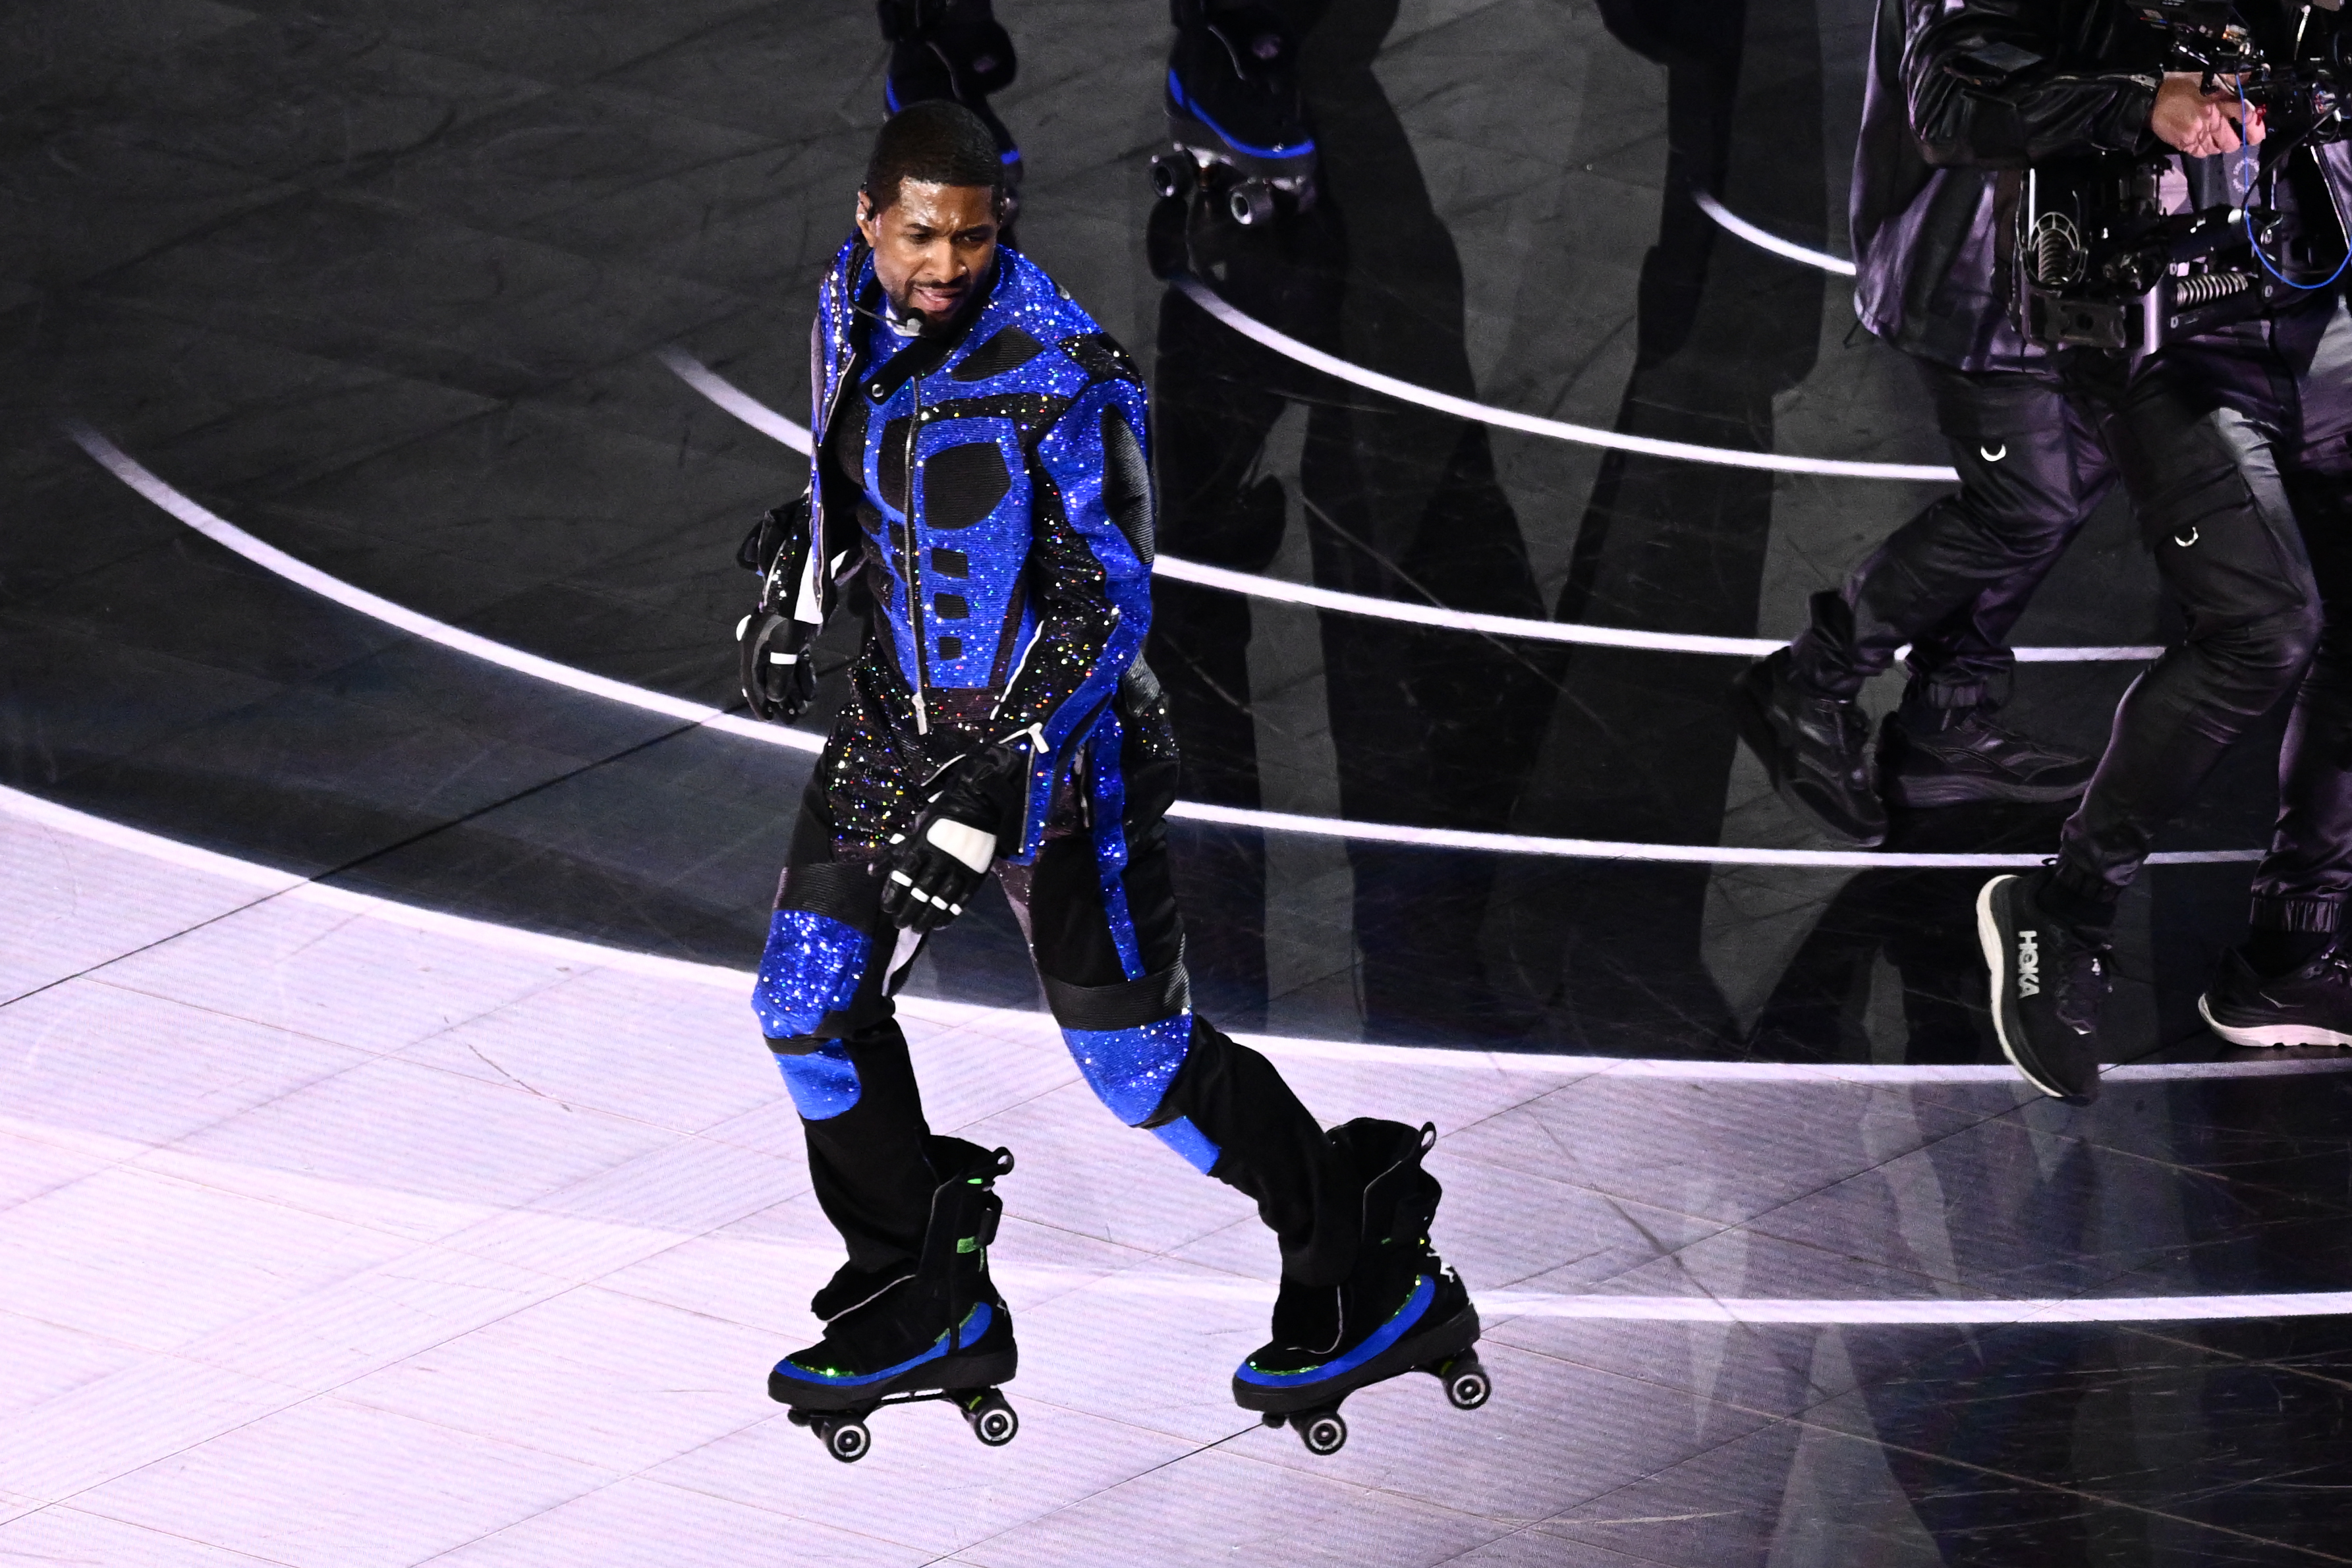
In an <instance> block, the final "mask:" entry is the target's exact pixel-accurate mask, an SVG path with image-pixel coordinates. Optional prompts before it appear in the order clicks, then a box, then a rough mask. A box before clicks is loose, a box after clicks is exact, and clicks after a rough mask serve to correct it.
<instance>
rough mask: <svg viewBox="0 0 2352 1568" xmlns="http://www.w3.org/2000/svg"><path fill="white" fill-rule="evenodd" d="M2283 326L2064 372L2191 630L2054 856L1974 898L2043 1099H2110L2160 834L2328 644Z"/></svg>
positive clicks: (2147, 693)
mask: <svg viewBox="0 0 2352 1568" xmlns="http://www.w3.org/2000/svg"><path fill="white" fill-rule="evenodd" d="M2271 331H2272V325H2271V323H2268V322H2252V323H2248V324H2247V325H2246V326H2245V327H2242V328H2239V329H2234V330H2232V331H2230V332H2228V333H2226V334H2224V333H2216V334H2212V335H2210V336H2207V337H2202V338H2198V339H2194V340H2191V341H2190V342H2187V343H2183V344H2180V345H2178V346H2176V347H2174V348H2170V349H2168V350H2165V351H2163V352H2162V353H2158V355H2156V356H2154V357H2153V358H2152V359H2150V360H2148V361H2147V362H2146V363H2145V364H2144V365H2143V366H2142V368H2141V369H2140V371H2139V373H2138V374H2130V373H2129V371H2128V370H2127V368H2126V366H2125V365H2124V363H2122V362H2121V360H2120V359H2119V358H2116V357H2114V356H2083V357H2082V358H2080V359H2078V360H2077V361H2075V362H2074V365H2073V367H2072V369H2071V370H2070V373H2069V374H2070V379H2071V382H2072V384H2074V385H2075V386H2076V387H2077V388H2078V389H2079V391H2080V392H2081V395H2083V396H2084V397H2085V398H2086V399H2087V400H2088V406H2090V407H2092V408H2093V409H2094V410H2095V417H2096V418H2097V420H2098V423H2099V429H2100V432H2101V437H2102V439H2103V441H2104V442H2105V445H2106V447H2107V450H2108V452H2109V454H2110V456H2111V457H2112V458H2113V459H2114V462H2115V466H2116V472H2117V474H2118V475H2119V477H2120V478H2121V479H2122V480H2123V483H2124V485H2125V487H2126V489H2127V490H2128V491H2129V492H2130V495H2131V498H2132V501H2133V505H2134V507H2135V509H2136V510H2137V511H2138V513H2139V518H2140V526H2141V529H2142V531H2143V533H2144V534H2145V536H2146V538H2147V542H2148V546H2149V548H2150V549H2151V550H2152V551H2153V552H2155V555H2156V561H2157V567H2158V572H2159V573H2160V574H2161V575H2162V576H2163V578H2164V582H2165V585H2166V587H2167V588H2168V590H2169V591H2170V592H2171V594H2172V596H2173V598H2174V600H2175V601H2176V602H2177V603H2178V604H2179V606H2180V609H2181V612H2182V615H2183V616H2184V617H2185V619H2186V620H2187V623H2188V628H2189V629H2188V633H2187V635H2186V636H2185V637H2183V638H2182V640H2181V641H2180V642H2179V643H2177V644H2175V645H2174V646H2173V647H2170V648H2168V649H2167V650H2166V651H2165V653H2164V655H2163V657H2162V658H2158V660H2157V661H2156V662H2155V663H2154V664H2152V665H2150V666H2149V667H2148V668H2147V670H2146V672H2144V673H2143V674H2142V675H2141V676H2140V677H2139V679H2137V680H2135V681H2134V682H2133V683H2132V686H2131V689H2129V690H2128V691H2126V693H2125V694H2124V699H2123V700H2122V702H2121V703H2119V704H2118V705H2117V707H2116V717H2115V723H2114V726H2113V728H2112V730H2111V731H2110V732H2109V736H2108V742H2107V749H2106V752H2105V754H2104V755H2103V756H2102V757H2101V759H2100V762H2099V769H2098V772H2097V773H2096V774H2095V776H2094V777H2093V779H2092V781H2091V786H2090V788H2089V790H2088V791H2086V792H2085V793H2084V797H2083V804H2082V805H2080V806H2079V807H2077V808H2076V810H2075V812H2074V816H2071V817H2069V818H2068V819H2067V822H2066V826H2065V827H2064V829H2063V832H2062V834H2061V836H2060V846H2059V853H2058V858H2057V859H2056V860H2055V861H2054V862H2053V864H2052V865H2051V866H2050V867H2049V868H2045V869H2044V870H2042V871H2039V872H2035V873H2032V875H2030V876H2024V877H2000V878H1995V879H1993V880H1992V881H1991V882H1990V883H1988V884H1987V885H1986V887H1985V889H1984V891H1983V893H1982V894H1980V895H1979V904H1978V912H1979V938H1980V940H1981V942H1982V943H1983V946H1984V949H1985V957H1986V963H1987V965H1988V967H1989V968H1990V971H1991V973H1992V988H1993V1004H1994V1006H1993V1014H1994V1025H1995V1028H1996V1031H1997V1032H1998V1033H1999V1034H2000V1039H2001V1044H2002V1047H2003V1048H2004V1049H2005V1050H2007V1051H2008V1052H2009V1055H2010V1057H2011V1060H2012V1061H2013V1062H2014V1063H2015V1064H2016V1066H2017V1067H2018V1068H2019V1069H2020V1070H2021V1072H2023V1073H2024V1074H2025V1076H2026V1077H2027V1078H2028V1079H2031V1080H2032V1082H2033V1083H2034V1084H2035V1085H2036V1086H2037V1087H2039V1088H2041V1089H2043V1090H2044V1091H2045V1092H2048V1093H2051V1094H2053V1095H2056V1096H2058V1097H2059V1098H2061V1099H2064V1100H2071V1101H2074V1102H2075V1103H2086V1102H2087V1101H2089V1100H2091V1099H2093V1098H2095V1096H2096V1094H2097V1092H2098V1027H2099V1011H2100V1006H2101V1004H2102V1002H2103V1001H2104V999H2105V993H2106V988H2107V970H2106V965H2107V942H2108V931H2109V930H2110V929H2111V927H2112V925H2113V923H2114V919H2115V907H2116V900H2118V899H2120V898H2121V897H2122V895H2123V892H2124V889H2126V888H2127V887H2129V886H2130V885H2131V882H2132V880H2133V879H2134V878H2135V877H2136V876H2137V874H2138V871H2139V868H2140V866H2141V864H2142V863H2143V862H2144V861H2145V860H2146V859H2147V855H2148V851H2149V848H2150V847H2151V844H2152V841H2153V839H2154V837H2155V836H2156V834H2157V832H2158V829H2160V828H2161V827H2163V826H2165V825H2166V824H2167V823H2168V822H2170V821H2171V820H2172V819H2173V818H2174V817H2175V816H2178V815H2179V812H2180V811H2181V810H2182V809H2183V808H2184V807H2186V806H2187V805H2189V802H2190V801H2191V800H2193V799H2195V798H2196V795H2197V794H2198V792H2199V791H2200V789H2201V788H2202V786H2203V784H2204V783H2205V780H2206V778H2207V777H2208V776H2209V775H2210V773H2212V771H2213V768H2214V767H2215V765H2216V764H2218V763H2220V762H2221V758H2222V756H2223V755H2224V754H2225V753H2226V752H2228V750H2229V748H2230V747H2231V745H2232V744H2233V743H2234V742H2236V741H2237V740H2238V738H2239V737H2240V736H2242V734H2244V733H2245V731H2247V730H2248V729H2249V728H2251V727H2252V725H2253V724H2255V723H2256V722H2257V721H2260V720H2261V719H2262V718H2263V715H2264V714H2266V713H2267V712H2269V711H2270V710H2271V708H2272V707H2273V705H2274V704H2275V703H2276V702H2277V701H2278V700H2280V699H2281V698H2283V697H2284V696H2285V695H2286V693H2287V692H2288V691H2289V690H2291V689H2293V688H2294V684H2295V682H2296V681H2298V680H2299V679H2301V678H2302V676H2303V673H2304V669H2305V664H2306V663H2307V662H2308V660H2309V659H2310V657H2311V654H2312V650H2313V648H2314V647H2315V645H2316V644H2317V642H2318V639H2319V632H2320V626H2321V620H2320V605H2319V594H2318V589H2317V586H2316V585H2315V583H2314V581H2313V576H2312V568H2311V563H2310V559H2309V557H2308V556H2307V555H2306V554H2305V551H2304V547H2303V540H2302V534H2301V531H2300V530H2299V529H2298V528H2297V526H2296V524H2295V520H2294V509H2293V507H2292V505H2291V504H2290V501H2289V498H2288V494H2287V489H2286V486H2285V483H2284V479H2283V477H2282V474H2281V452H2282V450H2283V449H2284V450H2288V451H2292V450H2294V447H2295V446H2296V444H2297V439H2298V438H2297V432H2298V431H2299V429H2300V418H2299V416H2298V415H2297V413H2296V395H2295V389H2294V375H2293V372H2292V370H2291V368H2290V367H2289V366H2288V365H2287V364H2286V363H2285V361H2284V359H2283V357H2282V356H2281V355H2280V354H2279V353H2278V352H2277V351H2276V349H2275V348H2274V347H2273V343H2272V341H2271Z"/></svg>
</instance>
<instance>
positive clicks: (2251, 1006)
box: [2197, 948, 2352, 1046]
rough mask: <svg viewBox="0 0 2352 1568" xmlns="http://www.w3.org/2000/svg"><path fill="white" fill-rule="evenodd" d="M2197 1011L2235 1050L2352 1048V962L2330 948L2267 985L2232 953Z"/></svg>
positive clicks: (2199, 1001) (2241, 957)
mask: <svg viewBox="0 0 2352 1568" xmlns="http://www.w3.org/2000/svg"><path fill="white" fill-rule="evenodd" d="M2197 1010H2198V1011H2199V1012H2200V1013H2202V1014H2203V1015H2205V1022H2206V1024H2207V1025H2208V1026H2210V1028H2211V1029H2212V1031H2213V1032H2214V1033H2215V1034H2217V1035H2219V1036H2221V1037H2222V1038H2223V1039H2225V1040H2227V1041H2229V1042H2230V1043H2231V1045H2233V1046H2352V958H2347V957H2346V956H2345V954H2344V953H2342V952H2338V951H2337V950H2336V949H2334V948H2330V949H2328V951H2326V952H2323V953H2321V954H2320V955H2319V956H2318V957H2317V958H2315V959H2313V960H2312V961H2311V962H2310V963H2306V964H2305V965H2304V966H2303V967H2302V968H2301V969H2296V970H2292V971H2290V972H2288V973H2284V974H2281V975H2278V976H2275V977H2274V978H2272V979H2268V980H2265V979H2263V977H2262V976H2261V975H2259V974H2256V973H2254V972H2253V971H2252V969H2250V968H2248V967H2247V966H2246V960H2245V956H2244V955H2243V954H2242V953H2241V952H2238V951H2237V950H2236V949H2235V948H2232V949H2231V950H2230V951H2229V952H2225V953H2223V954H2222V955H2221V965H2220V966H2219V967H2218V968H2217V969H2216V970H2215V971H2214V973H2213V984H2210V985H2209V986H2207V987H2206V989H2205V994H2204V995H2202V996H2200V997H2199V998H2197Z"/></svg>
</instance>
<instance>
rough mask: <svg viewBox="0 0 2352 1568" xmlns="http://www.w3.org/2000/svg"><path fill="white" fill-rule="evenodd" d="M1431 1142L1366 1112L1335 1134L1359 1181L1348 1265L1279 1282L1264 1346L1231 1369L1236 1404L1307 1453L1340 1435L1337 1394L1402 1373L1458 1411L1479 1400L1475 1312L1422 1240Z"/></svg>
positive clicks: (1481, 1373) (1432, 1208)
mask: <svg viewBox="0 0 2352 1568" xmlns="http://www.w3.org/2000/svg"><path fill="white" fill-rule="evenodd" d="M1436 1141H1437V1129H1436V1128H1435V1127H1433V1126H1429V1125H1427V1124H1424V1125H1423V1126H1422V1127H1421V1128H1420V1129H1419V1130H1418V1131H1415V1130H1414V1129H1412V1128H1411V1127H1407V1126H1405V1125H1404V1124H1403V1123H1402V1122H1398V1121H1372V1120H1370V1118H1363V1119H1360V1120H1358V1121H1350V1122H1349V1123H1348V1124H1347V1125H1345V1126H1343V1127H1336V1128H1333V1129H1332V1131H1331V1142H1332V1143H1333V1144H1334V1146H1336V1147H1337V1148H1338V1149H1339V1152H1340V1155H1341V1157H1342V1158H1343V1159H1348V1160H1350V1161H1352V1162H1353V1163H1354V1164H1355V1168H1356V1169H1357V1170H1358V1171H1360V1172H1361V1173H1364V1175H1365V1176H1366V1178H1367V1179H1366V1181H1365V1184H1364V1233H1363V1241H1362V1244H1361V1247H1360V1250H1359V1251H1358V1253H1357V1256H1356V1267H1355V1268H1354V1270H1353V1271H1352V1272H1351V1273H1350V1274H1349V1276H1348V1279H1347V1282H1346V1283H1345V1284H1342V1285H1339V1286H1336V1287H1324V1288H1319V1289H1307V1288H1305V1287H1301V1286H1297V1285H1289V1284H1286V1285H1284V1286H1283V1288H1282V1293H1281V1295H1280V1296H1278V1297H1277V1298H1276V1300H1275V1304H1274V1339H1273V1341H1272V1342H1270V1343H1268V1344H1266V1345H1264V1346H1262V1347H1260V1348H1259V1349H1257V1350H1256V1351H1254V1352H1251V1354H1250V1357H1249V1359H1248V1360H1247V1361H1244V1362H1243V1363H1242V1364H1241V1365H1240V1366H1239V1367H1238V1368H1236V1369H1235V1370H1234V1403H1235V1404H1236V1405H1240V1406H1241V1407H1242V1408H1243V1409H1244V1410H1255V1411H1256V1412H1258V1413H1259V1415H1260V1418H1261V1419H1263V1420H1264V1421H1265V1424H1266V1425H1267V1426H1283V1425H1285V1424H1288V1425H1289V1426H1292V1427H1293V1428H1295V1429H1296V1430H1297V1433H1298V1436H1299V1439H1300V1440H1301V1441H1302V1442H1304V1443H1305V1444H1306V1445H1307V1451H1308V1452H1310V1453H1315V1454H1336V1453H1338V1452H1339V1449H1340V1447H1341V1446H1342V1445H1344V1444H1345V1443H1346V1442H1347V1441H1348V1423H1347V1419H1346V1418H1345V1417H1344V1416H1342V1415H1340V1414H1339V1403H1340V1401H1342V1400H1344V1399H1346V1398H1347V1397H1348V1395H1349V1394H1353V1393H1355V1392H1356V1390H1358V1389H1360V1388H1369V1387H1370V1386H1371V1385H1372V1384H1375V1383H1385V1382H1386V1381H1388V1380H1389V1379H1390V1378H1391V1377H1396V1376H1399V1375H1400V1374H1402V1373H1408V1372H1425V1373H1429V1374H1430V1375H1432V1376H1433V1377H1435V1378H1436V1379H1437V1380H1438V1381H1439V1382H1440V1383H1442V1384H1444V1385H1445V1397H1446V1398H1447V1399H1448V1400H1449V1401H1451V1402H1452V1404H1453V1405H1454V1408H1455V1409H1457V1410H1475V1409H1477V1408H1478V1406H1480V1405H1484V1404H1486V1395H1487V1394H1488V1393H1489V1392H1490V1391H1491V1390H1490V1385H1489V1384H1488V1383H1487V1380H1486V1368H1485V1367H1484V1366H1482V1365H1480V1364H1479V1362H1478V1353H1477V1350H1476V1345H1477V1343H1478V1309H1477V1308H1476V1307H1475V1306H1473V1305H1471V1302H1470V1293H1469V1292H1468V1291H1467V1290H1465V1289H1463V1286H1462V1279H1461V1277H1460V1276H1459V1275H1457V1274H1455V1273H1454V1270H1453V1269H1451V1268H1447V1267H1445V1265H1444V1263H1443V1262H1442V1261H1440V1259H1439V1258H1438V1256H1437V1254H1436V1252H1435V1251H1434V1250H1433V1248H1432V1247H1430V1245H1429V1222H1430V1220H1431V1218H1432V1217H1433V1215H1435V1214H1436V1213H1437V1200H1438V1198H1439V1197H1440V1196H1441V1195H1442V1193H1443V1189H1441V1188H1440V1187H1439V1186H1438V1184H1437V1178H1436V1177H1434V1176H1433V1175H1431V1174H1429V1173H1427V1172H1426V1171H1423V1169H1422V1168H1421V1161H1422V1156H1423V1155H1424V1154H1426V1153H1428V1152H1429V1147H1430V1145H1431V1144H1432V1143H1434V1142H1436Z"/></svg>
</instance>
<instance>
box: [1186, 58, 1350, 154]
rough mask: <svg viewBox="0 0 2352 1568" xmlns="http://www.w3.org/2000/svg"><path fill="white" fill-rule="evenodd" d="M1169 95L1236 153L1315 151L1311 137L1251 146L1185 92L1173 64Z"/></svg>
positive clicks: (1302, 152) (1303, 152)
mask: <svg viewBox="0 0 2352 1568" xmlns="http://www.w3.org/2000/svg"><path fill="white" fill-rule="evenodd" d="M1168 96H1169V97H1171V98H1172V99H1174V100H1176V107H1177V108H1179V109H1181V110H1183V111H1184V112H1185V113H1187V114H1189V115H1191V116H1192V118H1193V119H1195V120H1197V121H1200V122H1201V123H1202V124H1203V125H1205V126H1207V127H1208V128H1209V129H1210V130H1212V131H1213V132H1216V133H1217V134H1218V135H1220V136H1222V137H1223V138H1224V139H1225V145H1226V146H1228V147H1231V148H1232V149H1233V150H1234V152H1236V153H1248V154H1249V155H1250V156H1251V157H1253V158H1303V157H1305V156H1306V155H1307V153H1312V152H1313V151H1315V142H1314V140H1313V139H1312V138H1311V137H1310V138H1309V139H1308V140H1307V141H1305V142H1294V143H1292V144H1291V145H1289V146H1287V147H1253V146H1251V145H1250V144H1249V143H1248V142H1244V141H1242V140H1241V139H1240V138H1239V137H1237V136H1235V135H1234V133H1233V132H1230V131H1228V130H1226V129H1225V128H1224V127H1223V126H1222V125H1220V124H1218V123H1217V122H1216V121H1213V120H1212V119H1210V118H1209V116H1208V112H1207V111H1206V110H1203V109H1202V107H1201V106H1200V104H1199V103H1197V102H1196V101H1194V100H1192V98H1190V97H1188V96H1187V95H1186V94H1185V91H1184V84H1183V83H1181V82H1180V81H1178V80H1177V79H1176V68H1174V67H1173V66H1171V67H1170V68H1169V69H1168Z"/></svg>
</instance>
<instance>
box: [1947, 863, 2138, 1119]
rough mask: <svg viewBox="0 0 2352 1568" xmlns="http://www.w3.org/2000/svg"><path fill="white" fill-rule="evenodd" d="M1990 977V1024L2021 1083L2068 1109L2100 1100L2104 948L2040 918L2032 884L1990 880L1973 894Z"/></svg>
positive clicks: (2018, 879) (2045, 917) (2010, 879)
mask: <svg viewBox="0 0 2352 1568" xmlns="http://www.w3.org/2000/svg"><path fill="white" fill-rule="evenodd" d="M1977 940H1978V941H1979V942H1981V943H1983V945H1984V957H1985V967H1986V968H1987V969H1989V970H1990V971H1991V972H1992V1026H1993V1032H1994V1033H1995V1034H1997V1035H1999V1036H2000V1048H2001V1050H2002V1052H2003V1053H2004V1054H2005V1055H2006V1056H2007V1057H2008V1058H2009V1059H2010V1062H2011V1065H2012V1066H2013V1067H2015V1068H2017V1070H2018V1071H2019V1072H2021V1073H2023V1074H2024V1075H2025V1079H2026V1081H2027V1082H2028V1083H2031V1084H2032V1085H2033V1087H2034V1088H2036V1089H2040V1090H2041V1091H2042V1093H2044V1094H2047V1095H2053V1096H2055V1097H2056V1098H2058V1099H2060V1100H2064V1101H2065V1102H2066V1103H2067V1104H2069V1105H2088V1104H2090V1103H2091V1101H2093V1100H2096V1099H2098V1098H2099V1005H2100V1004H2101V1003H2103V1002H2105V1000H2106V996H2107V944H2106V943H2105V942H2102V941H2098V940H2095V939H2093V938H2090V937H2087V936H2085V935H2084V933H2083V932H2081V931H2077V930H2075V929H2074V927H2073V926H2069V925H2065V924H2063V923H2062V922H2060V921H2055V920H2053V919H2051V918H2050V917H2049V916H2048V915H2046V914H2044V913H2043V912H2042V910H2041V908H2040V906H2038V905H2037V904H2036V903H2035V902H2034V901H2033V891H2032V881H2031V880H2030V879H2027V878H2024V877H1995V878H1994V879H1992V880H1991V881H1990V882H1987V883H1986V884H1985V885H1984V891H1982V892H1980V893H1979V894H1978V895H1977Z"/></svg>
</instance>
